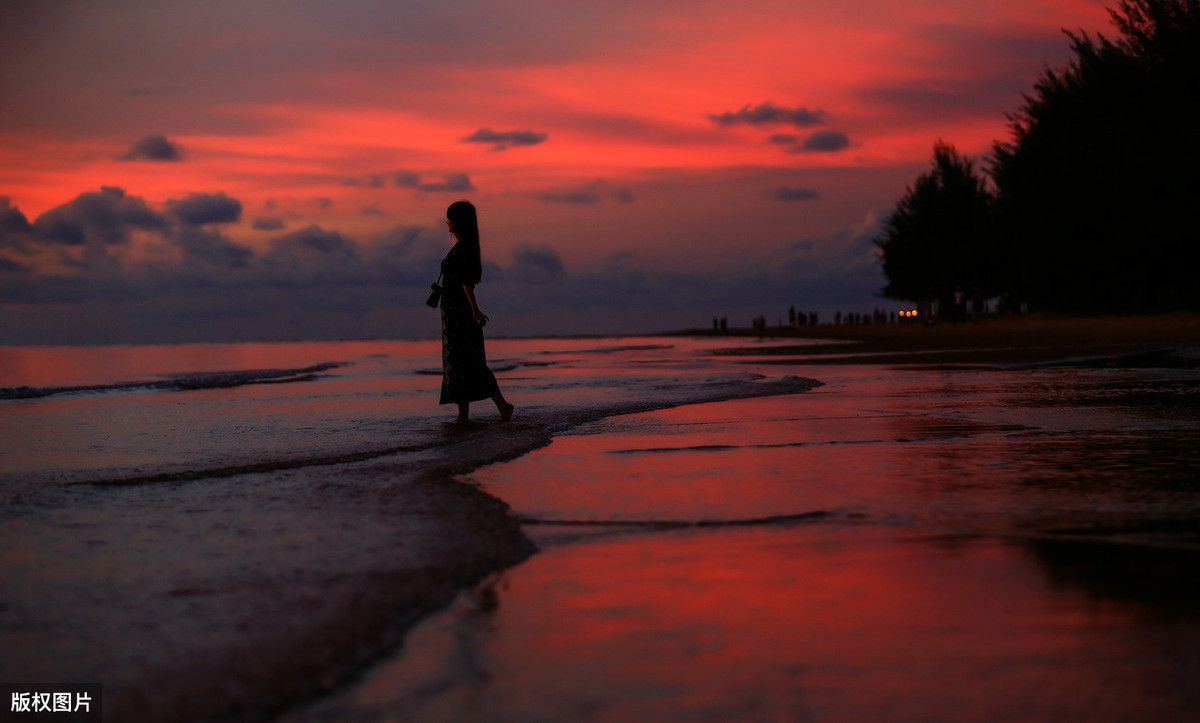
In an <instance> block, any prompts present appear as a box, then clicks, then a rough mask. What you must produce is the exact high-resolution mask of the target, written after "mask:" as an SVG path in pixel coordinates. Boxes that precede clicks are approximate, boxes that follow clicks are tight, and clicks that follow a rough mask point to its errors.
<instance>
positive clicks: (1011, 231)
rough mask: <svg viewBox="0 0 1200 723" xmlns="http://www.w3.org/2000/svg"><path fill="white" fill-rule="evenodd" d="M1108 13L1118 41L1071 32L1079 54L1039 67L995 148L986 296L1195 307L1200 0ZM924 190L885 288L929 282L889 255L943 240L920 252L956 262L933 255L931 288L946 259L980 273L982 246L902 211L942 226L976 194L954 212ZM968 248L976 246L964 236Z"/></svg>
mask: <svg viewBox="0 0 1200 723" xmlns="http://www.w3.org/2000/svg"><path fill="white" fill-rule="evenodd" d="M1110 14H1111V16H1112V20H1113V24H1114V25H1115V26H1116V28H1117V30H1118V31H1119V36H1118V37H1117V38H1116V39H1114V40H1110V39H1108V38H1105V37H1104V36H1102V35H1098V36H1097V37H1096V38H1095V39H1093V38H1092V37H1090V36H1088V35H1087V34H1086V33H1082V32H1081V33H1071V32H1067V36H1068V37H1069V38H1070V42H1071V48H1072V50H1073V52H1074V55H1075V57H1074V59H1073V60H1072V61H1071V62H1070V63H1069V64H1068V65H1067V67H1066V68H1064V69H1061V70H1050V69H1048V70H1046V71H1045V72H1044V73H1043V74H1042V76H1041V77H1040V78H1039V80H1038V81H1037V83H1036V84H1035V86H1034V92H1033V94H1032V95H1029V96H1026V98H1025V103H1024V105H1023V106H1022V107H1021V108H1020V109H1019V110H1017V111H1016V112H1015V113H1013V114H1011V115H1010V116H1009V128H1010V133H1011V137H1010V139H1009V140H1008V141H1007V142H999V143H996V144H995V146H994V148H993V153H992V158H991V163H990V168H989V171H990V175H991V178H992V180H993V182H994V186H995V191H996V193H995V199H994V209H993V210H994V216H993V217H991V218H992V219H993V220H994V223H995V226H994V231H995V234H996V238H997V239H999V241H998V242H996V243H995V244H990V243H985V244H984V246H985V247H986V248H987V252H988V253H989V254H991V257H990V263H985V264H984V267H986V268H988V269H989V270H990V271H991V273H992V277H991V278H990V279H989V280H988V281H989V284H994V286H993V288H991V289H990V291H991V292H995V291H999V290H1005V291H1012V292H1014V295H1017V296H1020V297H1022V298H1025V299H1028V300H1029V301H1031V302H1032V303H1033V305H1034V306H1037V307H1041V308H1053V309H1059V310H1064V311H1077V312H1150V311H1170V310H1180V309H1188V310H1197V309H1200V284H1198V283H1197V282H1196V280H1195V275H1196V270H1197V269H1200V233H1198V232H1197V225H1196V216H1195V213H1194V211H1193V210H1192V208H1193V205H1194V203H1195V199H1196V198H1197V197H1198V196H1200V175H1197V174H1198V171H1200V134H1198V133H1197V130H1196V129H1197V122H1196V117H1197V113H1196V109H1197V108H1198V107H1200V0H1121V2H1120V3H1119V4H1118V6H1117V9H1116V10H1113V11H1110ZM938 165H939V161H938V159H937V151H935V167H936V166H938ZM922 178H924V177H922ZM920 186H921V181H918V184H917V187H914V188H913V189H912V190H911V191H910V193H909V195H908V196H906V197H905V198H904V199H902V200H901V202H900V204H899V205H898V207H897V211H896V214H895V215H894V216H893V219H892V221H890V222H889V225H888V227H886V228H885V234H884V236H882V237H881V239H880V246H881V248H882V249H883V251H884V254H883V258H882V260H883V263H884V272H885V273H886V274H887V277H888V280H889V284H888V286H887V287H886V288H885V289H884V294H885V295H888V296H894V297H897V298H904V299H911V298H915V297H914V296H913V293H914V289H913V287H914V285H916V286H920V285H919V284H915V282H913V281H911V280H908V279H905V278H903V277H901V276H897V275H895V274H899V273H905V274H907V273H910V267H911V262H910V261H908V260H907V259H904V258H902V257H901V256H897V257H896V258H895V259H893V258H892V254H893V251H892V248H896V249H902V248H904V247H905V246H906V245H921V244H934V247H932V248H928V249H925V250H924V251H922V254H925V255H928V254H940V255H946V256H947V257H948V259H949V260H947V261H944V262H940V263H939V264H932V263H926V266H927V268H928V273H927V275H926V276H927V278H925V279H924V280H923V282H922V283H924V284H925V285H930V284H936V285H941V284H945V283H946V281H947V278H948V277H947V273H948V272H947V271H946V269H945V264H946V263H954V264H961V263H962V261H960V260H958V259H963V258H966V259H968V260H970V263H971V264H974V265H975V266H974V267H973V266H970V265H968V266H961V265H957V266H955V267H953V269H952V272H953V273H952V275H954V276H960V277H964V278H966V277H970V275H971V274H972V273H975V272H976V271H977V270H978V266H979V260H978V259H977V258H975V255H974V253H973V252H966V253H964V252H963V251H961V250H957V251H956V250H955V249H950V248H947V247H945V242H944V240H935V239H934V237H926V236H922V235H919V234H916V233H915V232H912V231H910V230H909V229H910V228H911V227H917V228H922V227H926V226H931V225H936V224H937V223H939V221H937V220H935V219H919V220H918V221H913V220H911V219H907V218H906V215H911V214H914V213H915V214H918V215H924V214H926V213H936V214H944V213H949V214H950V217H949V220H947V221H943V222H940V223H951V224H952V223H957V221H955V220H954V219H956V218H962V217H966V218H974V217H975V214H976V213H977V210H976V209H977V201H976V199H974V198H972V197H969V196H966V197H964V198H963V199H962V203H963V204H964V206H963V208H960V209H957V210H954V211H951V212H947V211H945V210H942V209H941V208H939V207H938V206H937V205H936V204H930V203H924V204H917V203H916V202H915V197H917V196H919V193H918V191H919V188H920ZM897 219H899V220H900V221H902V222H903V223H902V224H901V225H897V223H896V220H897ZM897 234H899V236H897ZM906 234H907V235H908V236H906ZM901 239H903V241H904V242H903V243H899V241H900V240H901ZM958 243H959V244H966V245H972V244H974V245H975V246H976V247H978V244H979V242H978V238H977V237H974V236H972V235H970V234H967V233H964V234H961V236H960V241H959V242H958ZM895 253H899V252H895ZM904 253H905V254H908V253H910V252H908V251H905V252H904Z"/></svg>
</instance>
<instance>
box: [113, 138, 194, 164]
mask: <svg viewBox="0 0 1200 723" xmlns="http://www.w3.org/2000/svg"><path fill="white" fill-rule="evenodd" d="M117 160H121V161H138V160H141V161H179V160H183V147H182V146H180V145H179V144H178V143H175V142H174V141H171V140H168V139H167V137H166V136H164V135H162V134H161V133H152V134H150V135H148V136H145V137H144V138H139V139H138V140H137V141H135V142H134V144H133V145H132V146H130V148H129V150H128V151H126V152H125V153H124V154H123V155H121V156H118V158H117Z"/></svg>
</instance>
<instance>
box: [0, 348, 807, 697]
mask: <svg viewBox="0 0 1200 723" xmlns="http://www.w3.org/2000/svg"><path fill="white" fill-rule="evenodd" d="M713 346H714V343H713V342H710V341H702V340H687V339H641V338H629V339H613V338H609V339H540V340H493V341H490V342H489V360H490V363H491V365H492V367H493V369H494V370H495V371H496V373H497V376H498V378H499V380H500V383H501V385H502V386H503V388H504V391H505V394H506V395H507V396H508V397H509V399H510V400H511V401H513V402H514V403H515V404H516V405H517V412H516V415H515V417H514V420H513V421H512V422H511V423H508V424H501V423H499V422H498V419H497V413H496V411H495V409H494V407H492V405H491V404H490V402H485V403H480V404H475V405H473V417H474V419H475V420H478V421H475V422H473V423H472V424H470V425H467V426H465V427H463V426H460V425H455V424H451V423H449V422H450V421H451V420H452V419H453V417H454V414H455V412H456V410H455V409H454V408H452V407H451V406H442V407H439V406H438V404H437V394H438V390H439V387H440V366H441V361H440V346H439V344H438V343H437V342H420V341H414V342H344V343H311V344H308V343H297V344H225V345H221V344H216V345H191V346H188V345H180V346H133V347H117V346H110V347H86V348H0V499H2V500H3V505H2V506H0V523H2V524H0V561H3V566H2V570H3V572H2V573H0V590H2V593H0V647H2V648H3V649H4V650H5V654H4V655H3V656H0V679H3V680H6V681H27V682H29V681H43V682H66V683H70V682H82V683H95V682H101V681H102V682H103V683H104V685H105V697H104V707H105V713H106V716H107V717H108V718H111V719H113V720H134V719H159V718H171V719H176V720H187V719H195V720H207V719H214V718H219V719H229V720H238V719H247V720H258V719H262V718H263V717H270V716H271V715H274V714H275V713H277V712H279V711H280V710H283V709H285V708H287V707H289V706H292V705H295V704H296V703H297V702H298V701H303V700H306V699H309V698H312V697H314V696H319V695H321V694H323V693H325V692H327V691H329V690H333V689H336V688H338V687H339V686H340V685H342V684H344V682H345V681H346V680H347V679H349V678H352V677H353V676H355V675H357V674H358V673H359V672H360V671H361V670H362V668H363V666H365V665H366V664H367V663H368V662H369V661H370V660H372V659H374V658H375V657H377V656H379V655H381V654H382V653H383V652H384V651H386V650H389V649H391V648H393V647H394V646H395V644H396V643H397V642H398V641H399V640H400V638H401V636H402V634H403V632H404V630H405V629H407V627H408V626H409V625H410V624H411V623H412V622H413V621H414V620H415V619H418V618H419V617H420V616H421V615H424V614H426V613H428V612H429V611H431V610H433V609H437V608H438V607H440V606H443V605H445V604H446V603H448V602H449V601H450V600H451V599H452V597H453V595H454V594H455V593H456V592H457V591H459V590H461V589H463V588H464V587H467V586H469V585H471V584H474V583H475V582H477V581H478V580H479V579H480V578H481V577H483V576H485V575H487V574H489V573H491V572H494V571H495V570H498V569H502V568H504V567H507V566H510V565H512V564H515V563H516V562H519V561H520V560H522V559H525V558H526V557H527V556H528V555H529V554H531V553H532V552H533V550H534V547H533V545H532V543H531V542H530V540H529V539H528V537H527V536H525V535H524V534H523V532H522V531H521V530H520V528H519V526H518V525H517V524H515V523H514V522H513V519H512V517H511V515H510V513H509V510H508V508H507V507H506V505H505V504H504V503H503V502H502V501H500V500H499V499H498V498H495V497H493V496H490V495H486V494H483V493H479V492H478V491H476V490H475V488H473V487H471V486H469V485H464V484H462V483H458V482H454V481H452V480H451V479H450V478H451V475H453V474H454V473H457V472H461V471H468V470H471V469H475V468H476V467H478V466H480V465H482V464H485V463H488V462H496V461H500V460H505V459H513V458H516V457H519V456H521V455H522V454H525V453H527V452H528V451H530V450H532V449H536V448H538V447H540V446H544V445H545V444H547V443H549V441H550V440H551V439H552V438H553V435H554V434H557V433H560V432H562V431H565V430H569V429H572V428H574V427H577V426H578V425H580V424H586V423H588V422H591V421H595V420H599V419H603V418H605V417H607V416H611V415H613V414H624V413H631V412H636V411H644V410H652V409H660V408H667V407H671V406H675V405H679V404H687V403H695V402H704V401H713V400H718V399H731V398H738V397H747V396H757V395H762V394H781V393H795V392H802V391H804V390H806V389H809V388H811V387H812V386H813V385H814V382H812V381H811V380H807V379H803V378H800V377H797V376H795V375H792V374H790V373H788V372H786V371H780V370H769V371H767V372H760V371H758V370H755V369H753V368H751V367H748V366H746V365H744V364H740V363H736V362H733V361H729V360H725V359H722V358H720V357H714V356H712V355H711V354H710V353H708V352H709V351H710V350H711V349H712V347H713ZM108 718H106V719H108Z"/></svg>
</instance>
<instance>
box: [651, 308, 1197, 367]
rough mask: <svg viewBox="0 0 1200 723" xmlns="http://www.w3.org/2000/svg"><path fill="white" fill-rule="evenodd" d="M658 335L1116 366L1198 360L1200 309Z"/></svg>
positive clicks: (876, 353) (827, 352)
mask: <svg viewBox="0 0 1200 723" xmlns="http://www.w3.org/2000/svg"><path fill="white" fill-rule="evenodd" d="M663 336H667V337H670V336H699V337H714V338H720V337H729V338H730V339H745V338H747V337H750V338H758V339H760V340H772V341H776V340H788V339H797V340H805V341H809V342H813V341H828V342H841V343H842V344H838V345H837V346H836V347H833V346H832V345H830V344H813V343H807V344H795V345H777V346H771V347H763V348H759V349H749V350H747V349H740V350H733V349H725V350H719V351H717V352H716V353H717V354H720V355H723V356H756V357H759V356H770V357H787V358H786V359H783V358H780V359H778V360H775V362H774V363H788V364H954V365H1021V364H1045V363H1054V362H1064V361H1068V360H1078V361H1080V363H1083V362H1082V360H1087V362H1086V363H1088V364H1091V365H1095V364H1103V363H1105V360H1106V359H1107V360H1110V361H1111V362H1112V363H1114V364H1116V365H1120V366H1130V365H1132V366H1167V367H1175V368H1196V367H1197V366H1198V365H1200V352H1195V351H1193V352H1187V351H1185V350H1189V349H1195V348H1197V347H1200V314H1182V313H1181V314H1164V315H1153V316H1122V317H1065V316H1051V315H1047V314H1026V315H1021V316H1011V317H987V318H984V319H981V320H980V321H979V322H970V321H968V322H965V323H961V324H951V323H941V324H938V325H935V326H924V325H921V324H917V323H894V324H862V325H850V324H841V325H835V324H821V325H817V326H815V327H811V326H802V327H768V328H767V329H765V330H754V329H731V330H729V331H727V332H723V333H722V332H713V331H711V330H704V329H688V330H682V331H677V332H669V333H667V334H663ZM1180 352H1184V353H1180ZM760 361H762V360H760Z"/></svg>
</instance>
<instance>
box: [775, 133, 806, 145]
mask: <svg viewBox="0 0 1200 723" xmlns="http://www.w3.org/2000/svg"><path fill="white" fill-rule="evenodd" d="M770 141H771V143H774V144H775V145H777V146H794V145H796V144H797V143H799V142H800V136H797V135H795V134H793V133H775V134H772V135H771V138H770Z"/></svg>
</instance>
